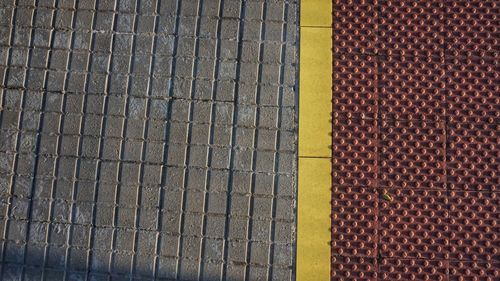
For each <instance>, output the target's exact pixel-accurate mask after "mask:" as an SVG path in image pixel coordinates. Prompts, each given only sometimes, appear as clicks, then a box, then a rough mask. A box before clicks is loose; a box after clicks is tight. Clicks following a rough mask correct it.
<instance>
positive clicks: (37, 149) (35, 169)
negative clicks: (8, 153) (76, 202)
mask: <svg viewBox="0 0 500 281" xmlns="http://www.w3.org/2000/svg"><path fill="white" fill-rule="evenodd" d="M37 3H38V1H37ZM51 16H52V17H51V23H52V26H53V25H54V24H55V20H56V13H55V12H54V13H52V14H51ZM35 17H36V10H34V11H33V13H32V17H31V22H33V20H34V18H35ZM34 37H35V35H34V31H33V30H32V32H31V34H30V41H29V46H32V44H33V40H34ZM49 42H50V43H49V48H50V47H52V46H53V45H54V32H52V31H51V32H50V35H49ZM31 55H32V53H31V52H29V57H28V64H27V65H29V60H30V58H31ZM51 58H52V52H49V53H48V56H47V60H46V61H45V64H46V65H47V66H48V65H50V63H51ZM27 76H28V72H26V76H25V81H24V83H23V85H25V84H26V80H27ZM47 80H48V73H47V72H44V74H43V84H42V88H45V87H46V86H47ZM22 95H23V96H22V98H21V100H22V105H21V107H22V108H23V107H24V106H25V104H24V103H25V100H24V92H23V94H22ZM46 105H47V94H46V93H45V92H44V93H43V94H42V105H41V111H42V113H41V114H40V120H39V121H38V128H37V132H38V134H37V136H36V141H35V152H34V154H35V155H34V156H35V157H34V158H33V161H34V167H33V175H34V176H36V174H37V172H38V163H39V157H40V156H39V153H40V147H41V134H40V132H41V131H42V130H43V125H44V119H45V113H44V112H43V111H44V109H45V107H46ZM21 116H22V114H21ZM21 122H22V117H21ZM59 122H61V121H60V119H59ZM18 141H19V139H18ZM16 151H18V149H17V148H16ZM15 170H17V167H16V169H15ZM52 173H53V174H55V176H56V175H57V171H56V170H55V167H53V168H52ZM55 182H56V181H55V180H52V183H51V188H50V189H51V191H50V196H51V198H54V196H55V195H54V194H55V189H56V184H55ZM35 188H36V180H35V177H33V179H32V182H31V192H30V195H32V196H33V195H34V194H35ZM31 207H32V205H31V203H30V206H29V213H28V214H29V215H28V218H27V219H28V220H27V221H28V229H27V233H26V235H27V236H26V239H28V237H29V231H30V227H29V226H30V223H29V221H30V217H31V215H32V213H31V211H32V210H31ZM53 212H54V205H53V204H52V201H51V202H50V203H49V212H48V217H49V221H51V222H50V223H49V225H48V227H47V232H46V237H45V238H46V241H47V243H50V239H51V235H50V234H51V231H50V229H51V225H52V220H51V218H52V216H53ZM48 248H49V247H48V246H47V247H44V253H43V264H44V266H46V265H47V255H48V250H49V249H48ZM26 251H27V248H26V249H25V253H24V255H25V260H26V259H27V254H26ZM44 276H45V269H44V270H43V271H42V279H43V278H44ZM24 277H25V272H24V271H23V273H22V278H23V279H24Z"/></svg>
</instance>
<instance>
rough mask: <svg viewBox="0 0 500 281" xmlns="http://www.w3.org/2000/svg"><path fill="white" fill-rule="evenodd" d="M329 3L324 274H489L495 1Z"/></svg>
mask: <svg viewBox="0 0 500 281" xmlns="http://www.w3.org/2000/svg"><path fill="white" fill-rule="evenodd" d="M333 9H334V11H333V17H334V18H333V22H334V25H333V71H334V73H333V77H332V79H333V88H332V102H333V108H332V109H333V125H332V127H333V128H332V129H333V130H332V132H333V133H332V149H333V158H332V175H333V189H332V243H331V253H332V267H331V268H332V280H446V281H451V280H463V281H465V280H471V281H479V280H488V281H493V280H495V281H496V280H500V237H499V235H500V198H499V195H500V193H499V190H498V188H499V186H500V176H499V175H500V75H499V74H500V44H499V42H498V40H499V38H500V32H499V30H498V28H499V27H500V2H499V1H498V0H473V1H466V0H461V1H453V0H422V1H414V0H335V1H334V5H333Z"/></svg>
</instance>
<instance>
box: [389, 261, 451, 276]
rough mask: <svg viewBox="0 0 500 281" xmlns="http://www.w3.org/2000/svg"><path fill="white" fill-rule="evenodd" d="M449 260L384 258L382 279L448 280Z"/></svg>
mask: <svg viewBox="0 0 500 281" xmlns="http://www.w3.org/2000/svg"><path fill="white" fill-rule="evenodd" d="M447 270H448V262H447V261H442V260H422V259H384V260H383V261H382V262H381V264H380V272H379V276H380V280H384V281H386V280H401V281H403V280H404V281H407V280H429V281H431V280H432V281H444V280H447Z"/></svg>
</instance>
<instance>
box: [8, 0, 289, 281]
mask: <svg viewBox="0 0 500 281" xmlns="http://www.w3.org/2000/svg"><path fill="white" fill-rule="evenodd" d="M297 6H298V5H297V3H296V2H295V1H282V0H213V1H212V0H165V1H159V0H5V1H1V2H0V79H2V81H1V85H0V94H1V95H0V101H1V107H0V130H1V131H0V208H1V212H0V217H1V221H0V239H1V240H0V258H1V265H0V279H1V280H111V279H112V280H125V279H126V280H153V279H154V280H238V281H240V280H291V279H293V278H294V277H293V276H294V273H293V263H294V261H293V260H294V258H293V256H294V241H295V229H294V228H295V211H294V205H295V194H296V193H295V192H296V191H295V181H296V165H297V164H296V157H297V155H296V151H297V150H296V137H297V133H296V129H297V128H296V126H297V125H296V109H297V108H296V93H297V91H296V76H297V75H296V73H297V67H296V64H297V50H296V47H297V46H296V44H297V13H298V12H297Z"/></svg>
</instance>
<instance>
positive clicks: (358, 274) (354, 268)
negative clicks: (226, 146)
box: [331, 256, 378, 281]
mask: <svg viewBox="0 0 500 281" xmlns="http://www.w3.org/2000/svg"><path fill="white" fill-rule="evenodd" d="M331 271H332V274H331V275H332V276H331V277H332V278H331V281H344V280H356V281H375V280H378V279H377V277H378V276H377V274H378V261H377V259H375V258H367V257H344V256H332V267H331Z"/></svg>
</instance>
